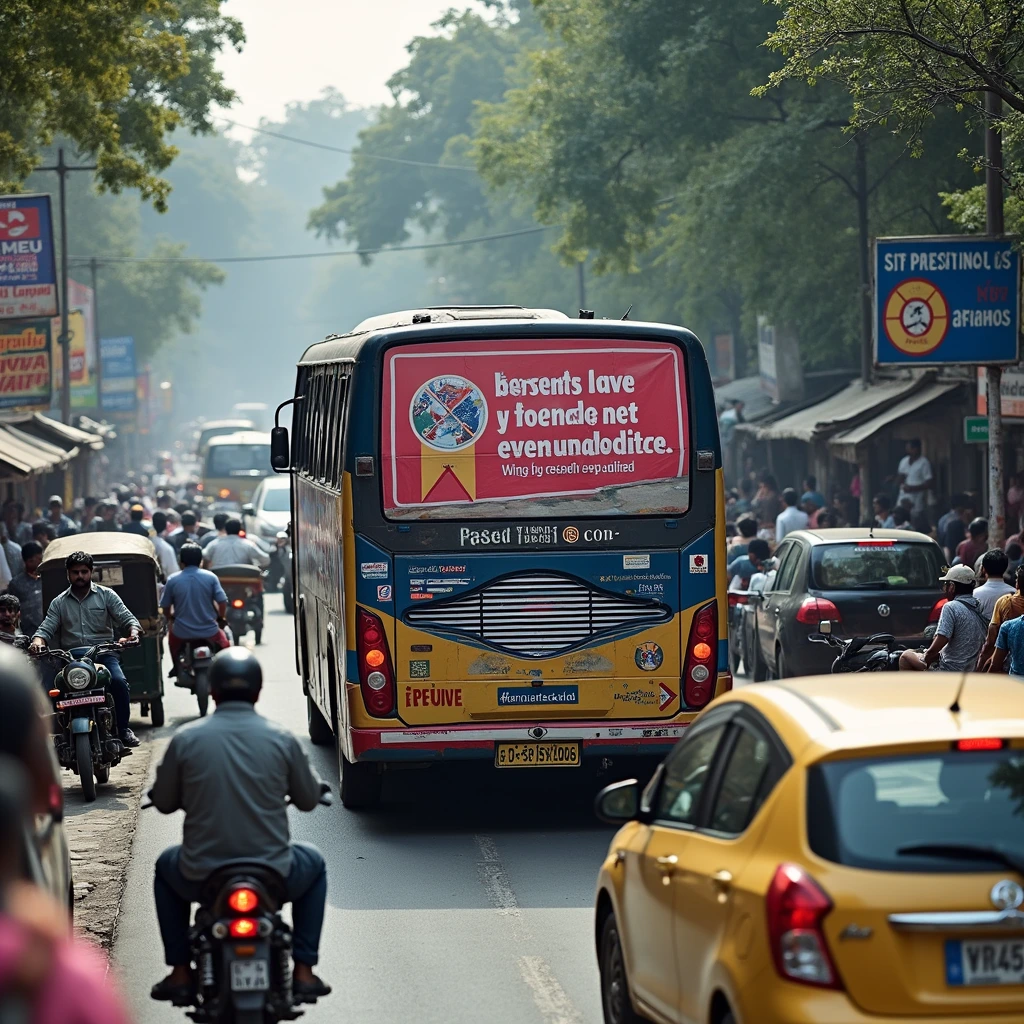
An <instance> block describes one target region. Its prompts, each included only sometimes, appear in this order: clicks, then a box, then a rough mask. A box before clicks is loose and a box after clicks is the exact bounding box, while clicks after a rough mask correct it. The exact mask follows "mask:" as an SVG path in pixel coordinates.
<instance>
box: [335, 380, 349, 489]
mask: <svg viewBox="0 0 1024 1024" xmlns="http://www.w3.org/2000/svg"><path fill="white" fill-rule="evenodd" d="M346 369H347V367H344V366H343V367H341V375H340V376H339V377H338V392H337V400H336V402H335V407H334V408H335V413H334V459H333V463H332V470H331V471H332V473H333V474H334V481H333V482H334V486H335V487H336V488H337V489H338V490H339V491H340V490H341V482H342V478H343V477H344V472H345V467H344V465H343V462H344V457H345V435H344V431H345V399H346V397H347V395H348V375H347V373H346V372H345V370H346Z"/></svg>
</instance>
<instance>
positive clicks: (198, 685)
mask: <svg viewBox="0 0 1024 1024" xmlns="http://www.w3.org/2000/svg"><path fill="white" fill-rule="evenodd" d="M211 661H213V650H212V648H211V647H210V645H209V644H208V643H206V642H205V641H203V640H184V641H182V644H181V651H180V652H179V653H178V674H177V676H176V677H175V680H174V685H175V686H181V687H184V688H185V689H187V690H191V691H192V692H193V693H194V694H195V696H196V701H197V702H198V703H199V717H200V718H204V717H205V716H206V711H207V709H208V708H209V706H210V680H209V678H208V674H209V670H210V662H211Z"/></svg>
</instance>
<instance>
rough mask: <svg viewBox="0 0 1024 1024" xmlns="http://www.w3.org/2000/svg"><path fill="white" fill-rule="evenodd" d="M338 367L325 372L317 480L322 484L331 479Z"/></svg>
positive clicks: (332, 367)
mask: <svg viewBox="0 0 1024 1024" xmlns="http://www.w3.org/2000/svg"><path fill="white" fill-rule="evenodd" d="M337 373H338V370H337V367H334V366H331V367H329V368H328V369H326V370H324V377H323V380H324V394H323V436H322V437H321V438H320V468H319V471H318V472H317V479H318V480H319V481H320V483H322V484H326V483H329V482H330V479H331V444H332V440H331V438H332V435H333V434H334V391H335V388H336V387H337V383H338V381H337Z"/></svg>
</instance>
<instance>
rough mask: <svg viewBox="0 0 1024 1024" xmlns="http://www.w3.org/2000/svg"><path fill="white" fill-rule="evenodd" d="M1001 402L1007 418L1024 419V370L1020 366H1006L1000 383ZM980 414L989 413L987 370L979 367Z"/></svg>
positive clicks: (985, 414)
mask: <svg viewBox="0 0 1024 1024" xmlns="http://www.w3.org/2000/svg"><path fill="white" fill-rule="evenodd" d="M999 396H1000V399H1001V402H1000V404H1001V405H1002V407H1003V416H1005V417H1006V418H1007V419H1013V420H1019V419H1024V370H1022V369H1021V368H1020V367H1019V366H1004V367H1003V376H1002V378H1001V380H1000V383H999ZM978 415H979V416H987V415H988V382H987V381H986V379H985V370H984V368H983V367H981V366H979V367H978Z"/></svg>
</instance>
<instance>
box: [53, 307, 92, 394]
mask: <svg viewBox="0 0 1024 1024" xmlns="http://www.w3.org/2000/svg"><path fill="white" fill-rule="evenodd" d="M86 313H87V310H84V309H73V310H71V312H70V313H69V314H68V334H69V335H70V338H69V340H68V347H69V351H70V356H71V408H72V409H95V408H96V397H97V396H96V364H95V360H94V359H92V358H91V356H92V353H93V352H95V350H96V346H95V344H94V343H93V339H92V337H91V336H90V334H89V327H88V324H89V320H88V318H87V316H86ZM50 323H51V324H52V328H51V331H52V334H53V337H54V338H55V339H57V340H58V341H59V339H60V318H59V317H57V318H54V319H53V320H51V321H50ZM63 364H64V356H63V353H62V352H61V347H60V345H59V344H56V343H55V344H54V346H53V389H54V391H55V392H59V391H60V389H61V388H62V387H63V386H64V376H63Z"/></svg>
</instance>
